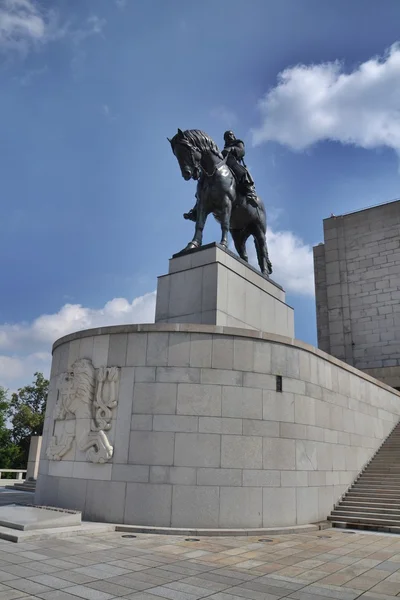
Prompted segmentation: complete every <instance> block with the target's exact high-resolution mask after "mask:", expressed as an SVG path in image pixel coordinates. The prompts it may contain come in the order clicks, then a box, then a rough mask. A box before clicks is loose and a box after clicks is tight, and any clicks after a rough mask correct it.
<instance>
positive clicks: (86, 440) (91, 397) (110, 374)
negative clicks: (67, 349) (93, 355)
mask: <svg viewBox="0 0 400 600" xmlns="http://www.w3.org/2000/svg"><path fill="white" fill-rule="evenodd" d="M118 379H119V369H118V367H101V368H100V369H95V368H94V366H93V364H92V362H91V361H90V360H88V359H86V358H81V359H79V360H77V361H75V362H74V364H73V365H72V368H71V370H70V371H68V372H67V373H63V374H62V375H60V377H59V380H58V398H57V403H56V406H55V409H54V427H55V428H56V426H58V428H59V427H60V424H61V429H62V433H61V434H60V435H53V437H52V438H51V440H50V444H49V446H48V448H47V450H46V454H47V457H48V458H49V459H50V460H61V459H62V457H63V456H64V455H65V454H66V453H67V452H68V450H70V449H71V447H72V444H73V442H74V440H75V442H76V447H77V448H78V450H81V451H83V452H86V458H87V460H88V461H90V462H93V463H105V462H107V461H108V460H110V458H112V455H113V452H114V448H113V446H112V445H111V444H110V442H109V439H108V437H107V434H106V431H109V430H110V429H111V419H112V414H113V412H112V411H113V409H114V408H115V407H116V406H117V403H118V401H117V385H118Z"/></svg>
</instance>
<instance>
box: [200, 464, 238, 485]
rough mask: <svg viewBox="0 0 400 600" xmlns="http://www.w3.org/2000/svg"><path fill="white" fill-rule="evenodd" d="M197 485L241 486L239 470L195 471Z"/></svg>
mask: <svg viewBox="0 0 400 600" xmlns="http://www.w3.org/2000/svg"><path fill="white" fill-rule="evenodd" d="M197 485H200V486H201V485H216V486H238V485H239V486H241V485H242V471H241V469H209V468H208V469H202V468H200V469H197Z"/></svg>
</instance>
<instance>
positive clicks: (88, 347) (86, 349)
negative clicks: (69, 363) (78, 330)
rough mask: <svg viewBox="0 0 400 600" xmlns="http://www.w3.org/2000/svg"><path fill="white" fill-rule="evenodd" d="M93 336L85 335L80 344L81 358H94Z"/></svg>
mask: <svg viewBox="0 0 400 600" xmlns="http://www.w3.org/2000/svg"><path fill="white" fill-rule="evenodd" d="M93 342H94V338H93V336H90V337H83V338H82V339H81V343H80V344H79V358H87V359H89V360H92V357H93Z"/></svg>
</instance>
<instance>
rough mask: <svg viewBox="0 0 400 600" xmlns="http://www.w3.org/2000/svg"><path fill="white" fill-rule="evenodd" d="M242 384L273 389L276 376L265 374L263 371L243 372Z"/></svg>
mask: <svg viewBox="0 0 400 600" xmlns="http://www.w3.org/2000/svg"><path fill="white" fill-rule="evenodd" d="M243 386H244V387H252V388H260V389H264V390H275V389H276V377H275V376H274V375H267V374H263V373H244V374H243Z"/></svg>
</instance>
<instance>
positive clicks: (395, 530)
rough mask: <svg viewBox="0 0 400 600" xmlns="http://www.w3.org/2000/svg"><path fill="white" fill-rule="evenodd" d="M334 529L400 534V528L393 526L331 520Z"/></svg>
mask: <svg viewBox="0 0 400 600" xmlns="http://www.w3.org/2000/svg"><path fill="white" fill-rule="evenodd" d="M330 522H331V525H332V527H336V528H337V529H360V530H367V531H383V532H385V533H400V527H396V526H393V525H369V524H367V523H347V521H341V520H340V519H335V520H331V521H330Z"/></svg>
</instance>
